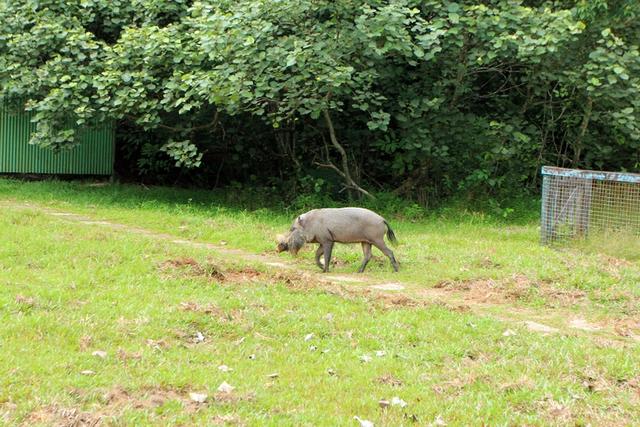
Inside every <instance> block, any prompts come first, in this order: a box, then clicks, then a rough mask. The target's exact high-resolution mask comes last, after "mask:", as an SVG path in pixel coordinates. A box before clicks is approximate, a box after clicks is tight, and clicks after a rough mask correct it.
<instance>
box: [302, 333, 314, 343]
mask: <svg viewBox="0 0 640 427" xmlns="http://www.w3.org/2000/svg"><path fill="white" fill-rule="evenodd" d="M312 338H313V334H307V335H305V336H304V340H305V341H310V340H311V339H312Z"/></svg>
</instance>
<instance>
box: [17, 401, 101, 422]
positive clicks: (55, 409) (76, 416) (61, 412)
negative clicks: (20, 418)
mask: <svg viewBox="0 0 640 427" xmlns="http://www.w3.org/2000/svg"><path fill="white" fill-rule="evenodd" d="M100 421H101V417H100V416H99V415H94V414H91V413H89V412H84V411H81V410H79V409H77V408H63V407H59V406H57V405H47V406H42V407H40V408H37V409H36V410H34V411H33V412H31V413H30V414H29V416H28V417H27V418H26V420H25V421H24V422H23V423H22V425H23V426H32V425H34V424H40V425H50V426H64V427H88V426H96V425H99V424H100Z"/></svg>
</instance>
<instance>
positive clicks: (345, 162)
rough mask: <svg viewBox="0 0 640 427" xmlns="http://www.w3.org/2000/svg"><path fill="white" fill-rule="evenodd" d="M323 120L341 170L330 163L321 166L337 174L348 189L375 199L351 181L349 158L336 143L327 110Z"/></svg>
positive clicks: (336, 139)
mask: <svg viewBox="0 0 640 427" xmlns="http://www.w3.org/2000/svg"><path fill="white" fill-rule="evenodd" d="M324 120H325V122H326V123H327V127H328V128H329V139H330V140H331V144H332V145H333V146H334V147H335V148H336V150H338V153H340V161H341V164H342V169H338V168H337V167H336V166H335V165H333V164H331V163H329V165H323V166H325V167H330V168H332V169H333V170H335V171H336V172H338V174H339V175H340V176H342V178H343V179H344V181H345V185H346V187H347V188H348V189H353V190H357V191H359V192H360V193H362V194H364V195H365V196H367V197H370V198H372V199H375V197H373V195H372V194H371V193H369V192H368V191H367V190H365V189H364V188H362V187H360V186H359V185H358V184H357V183H356V182H355V181H354V180H353V178H352V176H351V171H350V170H349V157H348V156H347V152H346V151H345V149H344V147H343V146H342V145H340V143H339V142H338V138H336V132H335V129H334V128H333V122H332V121H331V116H330V115H329V111H328V110H325V111H324Z"/></svg>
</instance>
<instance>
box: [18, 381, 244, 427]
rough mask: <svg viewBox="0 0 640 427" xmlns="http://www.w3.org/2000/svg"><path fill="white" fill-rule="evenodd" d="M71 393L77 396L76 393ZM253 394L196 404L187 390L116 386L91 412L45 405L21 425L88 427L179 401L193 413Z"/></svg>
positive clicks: (230, 420)
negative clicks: (123, 415) (129, 388)
mask: <svg viewBox="0 0 640 427" xmlns="http://www.w3.org/2000/svg"><path fill="white" fill-rule="evenodd" d="M74 393H76V394H77V393H78V392H77V391H75V392H74ZM254 398H255V393H245V394H238V393H235V392H234V393H220V392H217V393H215V394H214V395H213V396H210V397H209V398H207V399H206V400H205V401H204V402H197V401H195V400H193V399H192V398H190V396H189V393H188V391H187V390H182V389H174V388H164V387H149V388H146V389H142V390H140V391H136V392H130V391H127V390H125V389H124V388H122V387H115V388H113V389H111V390H109V391H108V392H106V393H104V394H103V395H102V396H101V398H100V403H99V405H96V407H95V408H92V409H91V410H90V411H83V410H80V409H79V408H66V407H62V406H59V405H53V404H52V405H46V406H42V407H39V408H37V409H35V410H34V411H33V412H31V414H29V415H28V416H27V418H26V420H25V421H24V423H23V425H24V426H30V425H33V424H44V425H55V426H65V427H72V426H73V427H87V426H96V425H102V424H104V421H105V420H106V419H112V418H114V417H118V416H120V415H122V414H123V413H124V412H125V411H126V410H129V409H131V408H134V409H138V410H143V411H144V410H153V409H154V408H158V407H161V406H163V405H165V404H166V403H167V402H171V401H177V402H180V404H181V405H182V407H183V408H184V410H185V411H186V412H187V413H194V412H196V411H198V410H200V409H201V408H202V407H205V406H207V405H213V404H220V405H230V404H235V403H238V402H243V401H251V400H253V399H254ZM211 421H212V424H213V425H228V424H235V425H244V423H243V422H242V420H241V419H240V418H238V417H237V416H235V415H217V416H215V417H214V419H213V420H211Z"/></svg>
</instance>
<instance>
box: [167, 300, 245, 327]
mask: <svg viewBox="0 0 640 427" xmlns="http://www.w3.org/2000/svg"><path fill="white" fill-rule="evenodd" d="M179 308H180V310H182V311H192V312H196V313H203V314H207V315H210V316H212V317H215V318H216V319H218V320H219V321H220V322H236V321H240V320H242V311H241V310H236V309H234V310H227V311H225V310H223V309H221V308H220V307H218V306H216V305H214V304H211V303H208V304H205V305H200V304H198V303H197V302H192V301H188V302H181V303H180V305H179Z"/></svg>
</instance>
